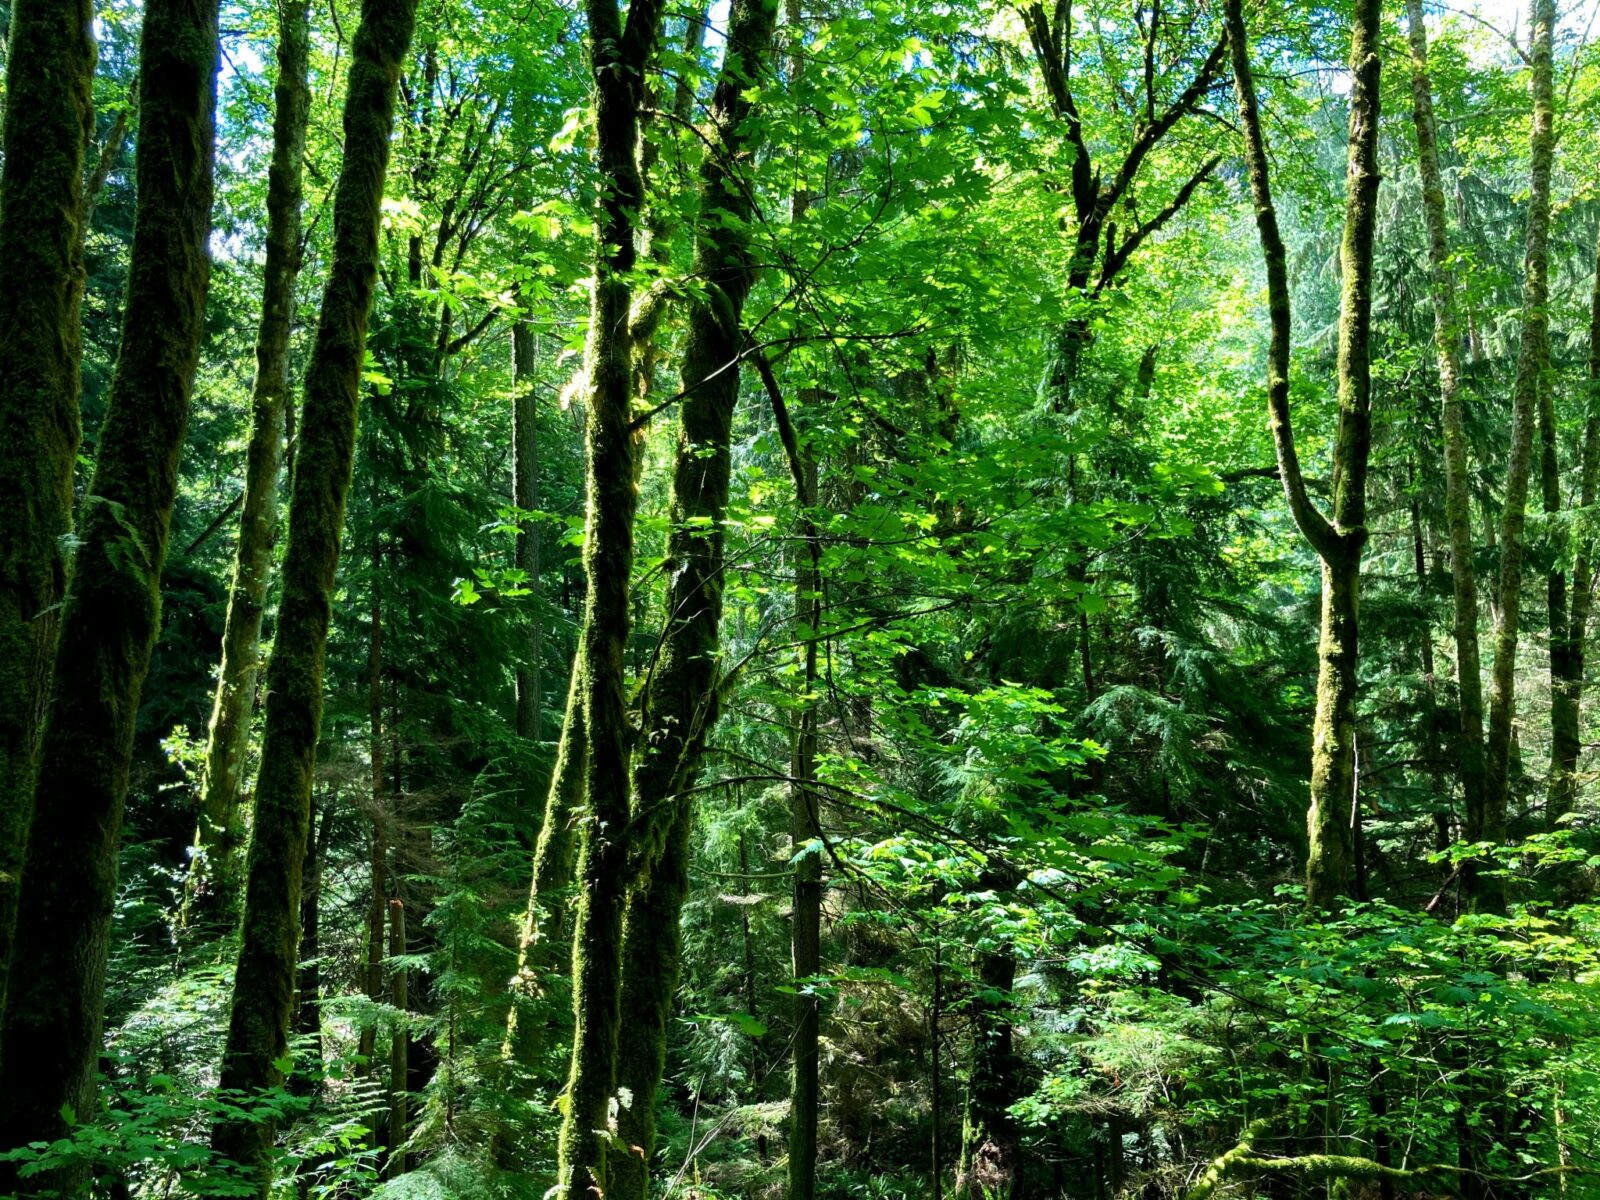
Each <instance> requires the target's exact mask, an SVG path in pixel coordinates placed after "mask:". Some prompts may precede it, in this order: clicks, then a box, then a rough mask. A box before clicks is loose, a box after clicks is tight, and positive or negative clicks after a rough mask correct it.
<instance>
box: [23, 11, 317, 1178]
mask: <svg viewBox="0 0 1600 1200" xmlns="http://www.w3.org/2000/svg"><path fill="white" fill-rule="evenodd" d="M64 19H65V18H64ZM71 21H72V22H73V29H74V30H76V28H77V26H76V22H77V17H76V16H73V17H72V18H71ZM74 36H77V35H76V33H75V34H74ZM140 46H141V50H140V63H141V66H140V71H139V90H140V97H139V111H140V124H141V128H140V137H139V153H138V158H137V161H136V164H135V175H136V187H137V191H138V202H137V206H136V208H135V213H134V231H133V246H132V250H131V254H130V259H129V266H128V284H127V289H126V293H125V314H124V318H123V325H122V340H121V345H120V348H119V350H118V354H117V365H116V369H115V371H114V373H113V375H112V380H111V389H110V395H109V401H108V408H107V412H106V418H105V422H104V424H103V425H102V426H101V430H100V437H99V445H98V454H97V455H96V461H95V471H94V478H93V480H92V481H91V482H90V485H89V489H88V492H87V495H86V496H85V499H84V502H83V509H82V520H81V523H80V543H79V548H78V552H77V562H76V564H75V567H74V570H73V576H72V583H71V585H70V586H69V588H68V591H67V597H66V605H65V609H64V612H63V616H62V621H61V638H60V641H59V644H58V646H57V650H56V658H55V682H54V690H53V694H52V698H51V701H50V706H49V710H48V713H47V715H46V717H45V722H44V729H43V737H42V742H41V748H40V754H39V759H38V763H39V767H38V774H37V781H36V785H35V792H34V797H35V812H34V817H33V826H32V834H31V837H30V839H29V841H28V846H27V852H26V858H25V861H24V866H23V874H22V879H23V886H22V891H21V895H20V899H19V903H18V913H17V924H16V938H15V942H14V945H13V950H12V953H13V956H14V961H15V962H18V963H26V964H27V970H26V971H25V972H20V973H18V974H17V975H16V976H15V977H14V978H13V979H12V980H11V983H10V987H9V992H8V996H7V1004H6V1012H5V1021H4V1027H3V1034H0V1060H3V1061H0V1128H3V1129H4V1130H5V1131H6V1134H7V1135H8V1137H7V1141H8V1143H9V1144H11V1145H22V1144H25V1143H27V1142H31V1141H54V1140H56V1139H57V1138H60V1137H62V1136H64V1135H65V1132H66V1129H67V1121H68V1117H67V1116H66V1115H65V1114H76V1115H77V1116H79V1117H81V1118H83V1119H88V1118H89V1117H90V1116H91V1115H92V1114H93V1113H94V1112H95V1097H96V1088H95V1073H96V1068H97V1066H98V1063H99V1056H100V1026H101V1018H102V1015H103V1014H102V1005H103V999H104V990H105V964H106V953H107V943H108V939H109V935H110V929H111V915H112V908H113V905H114V902H115V898H116V886H117V865H118V863H117V859H118V851H119V842H120V840H121V833H122V806H123V799H124V796H125V794H126V792H127V786H128V767H129V762H130V759H131V758H132V753H133V734H134V717H135V715H136V713H137V710H138V706H139V694H140V691H141V690H142V688H143V684H144V679H145V674H146V672H147V670H148V668H149V665H150V654H151V650H152V648H153V646H154V645H155V639H156V635H157V633H158V631H159V629H160V610H161V569H162V565H163V563H164V561H165V558H166V551H167V535H168V532H169V530H170V526H171V517H172V505H173V502H174V499H175V498H176V495H177V486H178V457H179V452H180V450H181V448H182V445H183V436H184V430H185V427H186V426H187V424H188V419H189V401H190V395H191V391H192V388H193V384H194V374H195V368H196V365H197V362H198V357H199V348H200V338H201V335H202V334H203V332H204V326H205V320H204V319H205V299H206V285H207V282H208V278H209V275H210V259H209V257H208V253H207V241H208V238H209V235H210V230H211V195H212V157H213V147H214V137H213V134H214V115H215V108H216V74H217V54H218V30H217V7H216V5H215V4H214V3H211V2H210V0H150V3H148V4H147V5H146V8H145V15H144V29H143V33H142V36H141V41H140ZM16 61H18V60H17V59H16V58H15V57H13V62H16ZM66 82H67V83H68V85H69V88H70V87H74V86H76V84H75V76H74V75H71V74H69V76H68V78H67V81H66ZM80 98H81V97H80ZM72 103H73V100H72V99H71V98H67V99H63V98H62V97H61V96H59V95H58V96H54V97H52V98H51V99H50V100H49V102H48V105H47V107H49V106H62V105H68V106H70V105H71V104H72ZM8 107H9V108H10V109H11V110H12V111H15V110H16V102H15V98H14V97H13V98H12V102H11V104H10V105H9V106H8ZM16 115H17V117H18V118H20V119H22V120H25V121H32V120H34V119H36V118H40V117H41V115H42V114H41V111H39V110H23V111H20V112H17V113H16ZM73 119H74V120H76V119H77V117H74V118H73ZM9 201H10V197H9V196H8V197H7V202H8V203H9ZM53 207H55V209H56V211H58V212H59V198H58V199H57V200H56V201H54V202H53ZM8 211H9V209H8ZM41 232H44V233H47V231H46V230H41ZM70 253H71V254H72V255H76V253H77V252H76V250H73V251H71V252H70ZM71 261H73V262H75V261H76V259H75V258H73V259H72V260H71ZM47 286H48V282H47V280H45V279H41V281H40V285H39V287H40V290H43V289H44V288H46V287H47ZM70 286H71V287H73V288H75V287H76V285H75V284H73V285H70ZM7 371H8V373H9V365H8V367H7ZM297 865H298V864H297ZM14 1172H15V1168H14V1167H5V1168H0V1193H6V1192H9V1191H11V1190H13V1187H14V1189H15V1190H16V1191H17V1192H18V1194H19V1195H22V1196H33V1195H37V1194H40V1193H41V1191H45V1190H51V1189H59V1191H60V1192H61V1193H62V1194H64V1195H76V1194H77V1193H78V1192H80V1191H81V1190H82V1188H83V1187H84V1186H85V1184H86V1180H85V1178H84V1176H83V1173H82V1172H80V1171H67V1172H64V1173H61V1174H60V1175H55V1176H53V1177H52V1175H50V1174H45V1175H36V1176H33V1177H31V1178H29V1179H27V1180H17V1179H16V1178H15V1174H14Z"/></svg>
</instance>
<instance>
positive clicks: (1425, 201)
mask: <svg viewBox="0 0 1600 1200" xmlns="http://www.w3.org/2000/svg"><path fill="white" fill-rule="evenodd" d="M1406 16H1407V29H1408V35H1409V38H1410V43H1411V97H1412V108H1411V115H1412V120H1413V123H1414V124H1415V126H1416V132H1417V164H1418V167H1419V168H1420V173H1421V175H1422V216H1423V224H1424V225H1425V226H1426V228H1427V233H1428V266H1429V270H1430V276H1431V286H1432V293H1433V341H1434V351H1435V354H1436V357H1437V359H1438V364H1439V407H1440V425H1441V427H1442V429H1443V432H1444V479H1445V521H1446V524H1447V525H1448V527H1449V535H1450V576H1451V580H1452V583H1453V584H1454V600H1455V607H1454V625H1453V628H1454V633H1455V643H1456V686H1457V688H1458V690H1459V692H1460V706H1459V712H1460V725H1459V735H1458V737H1457V741H1456V764H1457V766H1456V769H1457V774H1458V775H1459V777H1460V779H1461V792H1462V797H1463V800H1464V804H1465V807H1466V811H1467V812H1468V813H1474V812H1481V811H1482V809H1483V789H1484V778H1483V770H1484V761H1483V754H1484V750H1483V674H1482V669H1481V664H1480V660H1479V653H1478V585H1477V580H1476V577H1475V570H1474V565H1473V549H1474V547H1473V541H1472V495H1471V481H1470V479H1469V478H1468V475H1467V434H1466V419H1465V410H1464V407H1463V405H1462V403H1461V320H1460V316H1459V313H1458V309H1457V305H1456V286H1457V285H1456V278H1455V270H1454V268H1453V267H1452V266H1451V263H1450V239H1449V224H1448V220H1447V217H1446V213H1445V199H1444V174H1443V172H1442V171H1441V170H1440V168H1439V139H1438V127H1437V125H1436V123H1435V121H1434V116H1433V84H1432V82H1431V79H1430V77H1429V74H1428V30H1427V25H1426V23H1425V22H1424V20H1423V15H1422V0H1406Z"/></svg>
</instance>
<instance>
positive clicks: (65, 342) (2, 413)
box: [0, 0, 95, 1006]
mask: <svg viewBox="0 0 1600 1200" xmlns="http://www.w3.org/2000/svg"><path fill="white" fill-rule="evenodd" d="M93 16H94V11H93V6H92V5H91V4H89V3H88V2H87V0H71V2H67V3H62V2H60V0H16V3H14V4H13V5H12V7H11V13H10V18H11V19H10V26H9V29H8V30H7V35H8V39H9V45H8V46H7V51H8V53H7V64H6V65H7V70H6V84H5V87H6V92H5V94H6V105H5V125H4V132H3V135H0V136H3V139H4V160H3V164H4V165H3V167H0V363H4V364H5V369H4V370H3V371H0V479H4V480H5V487H4V488H3V489H0V1006H3V1004H4V999H5V971H6V963H7V962H8V961H9V960H10V956H11V955H10V951H11V937H12V933H13V930H14V927H15V924H16V902H17V887H16V884H17V877H18V875H19V873H20V871H21V868H22V855H23V847H24V845H25V842H26V838H27V831H28V825H29V822H30V821H31V819H32V816H33V781H34V769H35V765H36V764H35V758H36V752H37V749H38V734H39V724H40V716H41V715H42V709H43V702H44V697H45V694H46V690H47V687H46V681H47V679H48V676H49V671H50V666H51V661H52V658H53V656H54V654H55V631H56V628H57V608H56V605H57V602H58V601H59V600H60V598H61V595H62V592H63V591H64V589H65V585H66V574H67V563H66V554H65V552H64V550H63V546H62V539H63V537H64V536H65V535H66V533H67V532H68V531H69V530H70V529H71V527H72V470H73V464H74V461H75V459H76V456H77V452H78V439H79V421H78V358H79V333H78V308H79V302H80V300H81V298H82V294H83V263H82V255H81V252H80V247H81V245H82V242H83V217H82V215H81V214H82V210H83V208H84V200H83V192H82V186H83V185H82V179H83V158H84V148H85V146H86V145H87V144H88V140H89V131H90V127H91V125H92V124H93V120H94V113H93V107H92V103H91V99H90V83H91V80H92V78H93V76H94V59H95V49H94V37H93V35H92V33H91V32H90V22H91V20H92V19H93Z"/></svg>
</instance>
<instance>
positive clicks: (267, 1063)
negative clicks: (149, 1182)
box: [212, 0, 416, 1195]
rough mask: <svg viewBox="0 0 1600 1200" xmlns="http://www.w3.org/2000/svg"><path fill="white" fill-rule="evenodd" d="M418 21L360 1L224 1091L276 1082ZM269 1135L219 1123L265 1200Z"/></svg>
mask: <svg viewBox="0 0 1600 1200" xmlns="http://www.w3.org/2000/svg"><path fill="white" fill-rule="evenodd" d="M415 20H416V3H415V0H365V2H364V3H363V5H362V12H361V24H360V27H359V29H358V30H357V32H356V38H355V44H354V47H353V51H352V58H351V64H350V79H349V85H348V90H347V92H346V98H345V107H344V161H343V165H342V167H341V168H340V173H339V182H338V187H337V190H336V193H335V199H334V228H333V244H334V249H333V262H332V265H331V267H330V269H329V275H328V283H327V288H326V290H325V292H324V293H323V299H322V313H321V318H320V320H319V322H318V326H317V335H316V342H315V344H314V348H313V350H312V355H311V361H310V364H309V366H308V368H307V371H306V384H305V401H304V404H303V406H302V413H301V424H300V446H299V450H298V453H297V462H296V466H295V477H294V486H293V490H292V493H291V496H290V502H289V542H288V548H287V552H286V554H285V557H284V566H283V599H282V602H281V603H280V606H279V610H278V627H277V636H276V639H275V641H274V648H273V654H272V658H271V661H270V662H269V664H268V666H267V702H266V733H265V737H264V739H263V744H262V751H261V759H262V768H261V775H260V778H259V780H258V782H257V786H256V798H255V804H256V816H255V822H254V826H253V831H252V835H251V839H250V850H249V855H248V859H247V866H246V884H245V910H244V921H243V925H242V928H241V933H240V946H239V960H238V968H237V970H236V972H235V975H234V993H233V1007H232V1012H231V1014H230V1018H229V1025H228V1038H227V1045H226V1048H225V1050H224V1052H223V1060H222V1077H221V1085H222V1087H223V1088H224V1089H226V1090H231V1091H234V1092H237V1093H243V1094H244V1095H246V1096H248V1095H250V1094H253V1093H256V1092H259V1091H261V1090H262V1089H266V1088H272V1087H275V1086H277V1085H278V1084H280V1083H281V1082H282V1072H281V1071H280V1069H279V1063H280V1062H281V1060H282V1058H283V1056H284V1053H285V1050H286V1047H287V1041H288V1031H289V1020H290V1017H291V1015H292V1007H293V995H294V973H295V964H296V961H297V957H298V951H297V948H298V942H299V934H300V929H299V924H300V922H299V916H300V883H301V880H300V869H301V864H302V862H303V861H304V858H305V847H306V836H307V826H308V824H309V821H310V805H311V782H312V768H313V763H314V759H315V754H316V744H317V733H318V729H319V727H320V725H321V719H322V676H323V665H324V656H325V652H326V648H327V636H328V625H329V621H330V618H331V613H332V602H333V586H334V574H335V571H336V569H337V567H338V562H339V543H340V536H341V533H342V529H343V525H344V506H345V499H346V495H347V493H348V492H349V488H350V472H351V464H352V458H353V455H354V451H355V435H356V421H357V413H358V408H359V396H360V383H361V365H362V358H363V355H364V353H365V348H366V333H367V316H368V313H369V310H370V308H371V305H372V295H373V287H374V283H375V281H376V279H377V266H378V232H379V208H380V204H381V201H382V199H383V186H384V175H385V172H386V170H387V167H388V161H389V137H390V132H391V129H392V127H393V117H394V98H395V91H396V87H397V84H398V82H399V77H400V67H401V63H402V61H403V59H404V57H405V54H406V49H407V46H408V45H409V44H410V40H411V31H412V28H413V25H414V24H415ZM273 1133H274V1130H273V1127H272V1124H271V1123H270V1122H260V1123H254V1122H249V1121H238V1120H226V1119H225V1120H222V1121H220V1122H219V1123H218V1124H217V1126H216V1128H215V1129H214V1130H213V1136H212V1144H213V1146H214V1147H215V1149H216V1150H217V1151H219V1152H220V1153H222V1154H223V1155H225V1156H227V1157H228V1158H231V1159H233V1160H234V1161H236V1162H238V1163H239V1164H241V1166H243V1167H244V1168H245V1170H246V1171H247V1172H249V1173H250V1174H251V1175H252V1176H253V1177H254V1181H255V1184H256V1186H257V1188H258V1189H259V1191H260V1193H261V1194H262V1195H265V1194H266V1192H267V1191H268V1190H269V1188H270V1185H271V1181H270V1179H269V1177H268V1171H267V1152H268V1150H269V1149H270V1147H271V1144H272V1138H273Z"/></svg>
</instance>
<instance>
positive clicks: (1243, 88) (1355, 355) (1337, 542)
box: [1226, 0, 1382, 909]
mask: <svg viewBox="0 0 1600 1200" xmlns="http://www.w3.org/2000/svg"><path fill="white" fill-rule="evenodd" d="M1226 14H1227V31H1228V43H1229V46H1230V48H1231V50H1232V55H1233V65H1234V88H1235V91H1236V93H1237V96H1238V100H1239V110H1240V119H1241V123H1242V124H1243V126H1244V131H1245V161H1246V166H1247V169H1248V173H1249V177H1250V190H1251V196H1252V199H1253V201H1254V204H1255V209H1256V227H1257V230H1258V232H1259V234H1260V238H1261V248H1262V256H1263V258H1264V259H1265V262H1266V268H1267V296H1268V312H1269V317H1270V321H1271V336H1270V340H1269V344H1268V352H1267V409H1268V417H1269V423H1270V425H1271V428H1272V434H1273V442H1274V445H1275V447H1276V450H1277V456H1278V471H1279V476H1280V478H1281V480H1282V483H1283V490H1284V497H1285V499H1286V501H1287V502H1288V505H1289V510H1290V513H1291V515H1292V516H1293V517H1294V520H1295V524H1296V525H1297V526H1298V527H1299V529H1300V532H1301V535H1302V536H1303V537H1304V538H1305V539H1306V541H1307V542H1308V543H1309V544H1310V546H1311V547H1312V549H1313V550H1315V551H1316V552H1317V555H1318V557H1319V558H1320V559H1321V560H1322V593H1323V594H1322V632H1321V637H1320V639H1319V642H1318V669H1317V708H1316V715H1315V718H1314V723H1313V726H1312V750H1311V803H1310V806H1309V809H1308V812H1307V835H1308V842H1309V845H1308V852H1307V858H1306V897H1307V900H1308V902H1309V903H1310V904H1311V906H1312V907H1314V908H1319V909H1333V908H1337V907H1338V906H1339V904H1340V903H1341V902H1342V900H1343V899H1344V898H1345V897H1347V896H1349V895H1350V893H1351V890H1352V888H1353V887H1354V885H1355V846H1354V837H1353V817H1354V813H1355V802H1356V795H1355V789H1356V758H1355V753H1356V745H1355V728H1356V666H1357V663H1358V661H1359V659H1358V633H1359V606H1360V595H1361V553H1362V549H1363V547H1364V546H1365V544H1366V538H1367V529H1366V512H1367V499H1366V485H1367V460H1368V457H1369V455H1370V453H1371V450H1372V428H1371V402H1372V382H1371V337H1372V253H1373V239H1374V234H1375V232H1376V228H1377V199H1378V180H1379V172H1378V118H1379V81H1380V68H1381V64H1380V61H1379V58H1378V45H1379V33H1380V26H1381V18H1382V13H1381V5H1380V4H1379V2H1378V0H1356V4H1355V8H1354V10H1353V12H1352V16H1351V23H1350V30H1351V38H1350V80H1351V86H1350V118H1349V135H1348V151H1347V161H1348V170H1347V174H1346V191H1345V219H1344V236H1343V240H1342V242H1341V244H1340V252H1339V258H1340V266H1341V278H1342V280H1343V283H1342V288H1341V293H1340V303H1339V352H1338V402H1339V422H1338V430H1337V433H1336V435H1335V439H1334V452H1333V479H1332V486H1333V511H1332V519H1331V520H1330V519H1329V518H1328V517H1325V516H1323V514H1322V513H1321V512H1319V511H1318V510H1317V508H1316V506H1315V505H1314V504H1313V503H1312V502H1311V499H1310V496H1309V495H1308V494H1307V492H1306V486H1305V480H1304V477H1303V476H1302V474H1301V470H1300V462H1299V458H1298V454H1297V451H1296V448H1295V441H1294V427H1293V424H1292V421H1291V414H1290V406H1289V368H1290V313H1289V285H1288V266H1287V256H1286V254H1285V250H1284V244H1283V237H1282V235H1281V233H1280V232H1279V228H1278V218H1277V211H1276V209H1275V208H1274V207H1273V203H1272V191H1271V185H1270V181H1269V175H1268V169H1267V155H1266V144H1265V140H1264V138H1263V135H1262V131H1261V115H1260V108H1259V105H1258V103H1257V101H1256V93H1255V81H1254V78H1253V76H1252V74H1251V70H1250V47H1249V41H1248V37H1247V33H1246V30H1245V24H1244V14H1243V7H1242V5H1241V4H1240V3H1238V2H1237V0H1229V3H1228V4H1227V5H1226Z"/></svg>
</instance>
